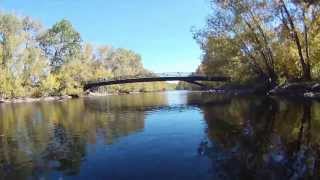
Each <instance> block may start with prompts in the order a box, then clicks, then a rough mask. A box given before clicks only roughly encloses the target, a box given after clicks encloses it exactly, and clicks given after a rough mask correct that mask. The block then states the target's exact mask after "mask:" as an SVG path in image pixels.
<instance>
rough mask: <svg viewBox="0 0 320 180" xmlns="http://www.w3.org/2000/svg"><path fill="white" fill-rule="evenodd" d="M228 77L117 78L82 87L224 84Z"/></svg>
mask: <svg viewBox="0 0 320 180" xmlns="http://www.w3.org/2000/svg"><path fill="white" fill-rule="evenodd" d="M229 80H230V78H229V77H224V76H203V75H189V76H164V77H161V76H153V77H131V78H130V77H129V78H123V79H121V78H118V79H111V80H107V79H106V80H98V81H91V82H87V83H86V84H85V86H84V89H85V90H88V89H91V88H94V87H99V86H108V85H114V84H126V83H139V82H156V81H185V82H190V83H194V82H195V81H217V82H224V81H229Z"/></svg>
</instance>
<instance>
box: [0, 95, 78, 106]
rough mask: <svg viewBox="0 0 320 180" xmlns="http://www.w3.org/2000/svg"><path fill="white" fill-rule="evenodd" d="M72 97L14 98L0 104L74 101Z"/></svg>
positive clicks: (0, 101)
mask: <svg viewBox="0 0 320 180" xmlns="http://www.w3.org/2000/svg"><path fill="white" fill-rule="evenodd" d="M72 98H73V97H72V96H67V95H66V96H49V97H41V98H32V97H21V98H12V99H1V98H0V104H3V103H30V102H40V101H63V100H66V99H72Z"/></svg>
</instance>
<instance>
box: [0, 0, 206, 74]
mask: <svg viewBox="0 0 320 180" xmlns="http://www.w3.org/2000/svg"><path fill="white" fill-rule="evenodd" d="M0 9H1V10H4V11H7V12H15V13H17V14H20V15H28V16H31V17H33V18H35V19H37V20H40V21H41V22H42V23H44V24H45V26H46V27H50V26H52V25H53V24H54V23H55V22H57V21H58V20H60V19H62V18H66V19H68V20H70V21H71V22H72V23H73V25H74V26H75V28H76V29H77V30H78V31H79V32H80V33H81V35H82V38H83V40H84V41H88V42H90V43H93V44H96V45H101V44H108V45H112V46H114V47H123V48H128V49H132V50H133V51H135V52H137V53H139V54H140V55H141V56H142V59H143V64H144V66H145V67H146V68H148V69H150V70H152V71H154V72H176V71H179V72H191V71H194V70H195V69H196V67H197V66H198V64H199V63H200V56H201V51H200V49H199V46H198V45H197V44H196V42H195V41H194V40H193V39H192V33H191V31H190V28H191V27H192V26H195V27H202V26H203V25H204V23H205V19H206V16H207V15H208V13H209V12H210V10H209V0H0Z"/></svg>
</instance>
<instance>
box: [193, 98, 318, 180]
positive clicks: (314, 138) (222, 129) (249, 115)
mask: <svg viewBox="0 0 320 180" xmlns="http://www.w3.org/2000/svg"><path fill="white" fill-rule="evenodd" d="M206 99H207V100H208V99H210V98H206ZM213 101H215V100H213ZM219 101H220V100H219ZM211 104H212V103H211ZM201 109H202V110H203V113H204V118H205V120H206V122H207V130H206V132H207V135H208V140H204V141H203V142H201V143H200V145H199V148H198V151H199V153H200V154H202V155H204V156H207V157H209V158H210V159H211V160H212V167H213V169H212V170H213V171H214V172H218V173H216V174H215V175H214V179H310V178H311V179H312V178H314V179H317V178H319V177H320V176H319V175H320V174H319V170H320V168H319V160H320V159H319V157H320V156H319V155H320V151H319V150H320V149H319V143H320V141H319V140H320V139H319V130H320V129H319V128H320V126H319V125H320V123H319V122H320V119H319V118H320V116H319V115H320V114H319V113H320V104H319V103H317V102H310V101H300V102H299V101H298V102H297V101H295V102H293V101H287V100H275V99H270V98H248V97H246V98H234V99H232V100H231V101H230V103H228V104H224V105H221V104H219V105H217V106H206V105H201Z"/></svg>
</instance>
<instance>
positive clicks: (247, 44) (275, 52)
mask: <svg viewBox="0 0 320 180" xmlns="http://www.w3.org/2000/svg"><path fill="white" fill-rule="evenodd" d="M210 2H211V4H210V6H211V7H212V14H210V16H209V17H208V19H207V24H206V27H204V28H203V29H200V30H196V31H195V32H194V38H195V39H196V40H197V42H198V43H199V44H200V46H201V48H202V50H203V60H202V64H201V65H200V67H199V68H198V72H201V73H204V74H208V75H227V76H230V77H232V78H233V80H234V81H236V82H257V81H260V82H262V81H264V82H268V84H270V85H273V86H274V85H277V84H282V83H285V82H292V81H312V80H318V79H319V78H320V16H319V15H320V1H315V0H314V1H312V0H309V1H307V0H301V1H295V0H212V1H210Z"/></svg>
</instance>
